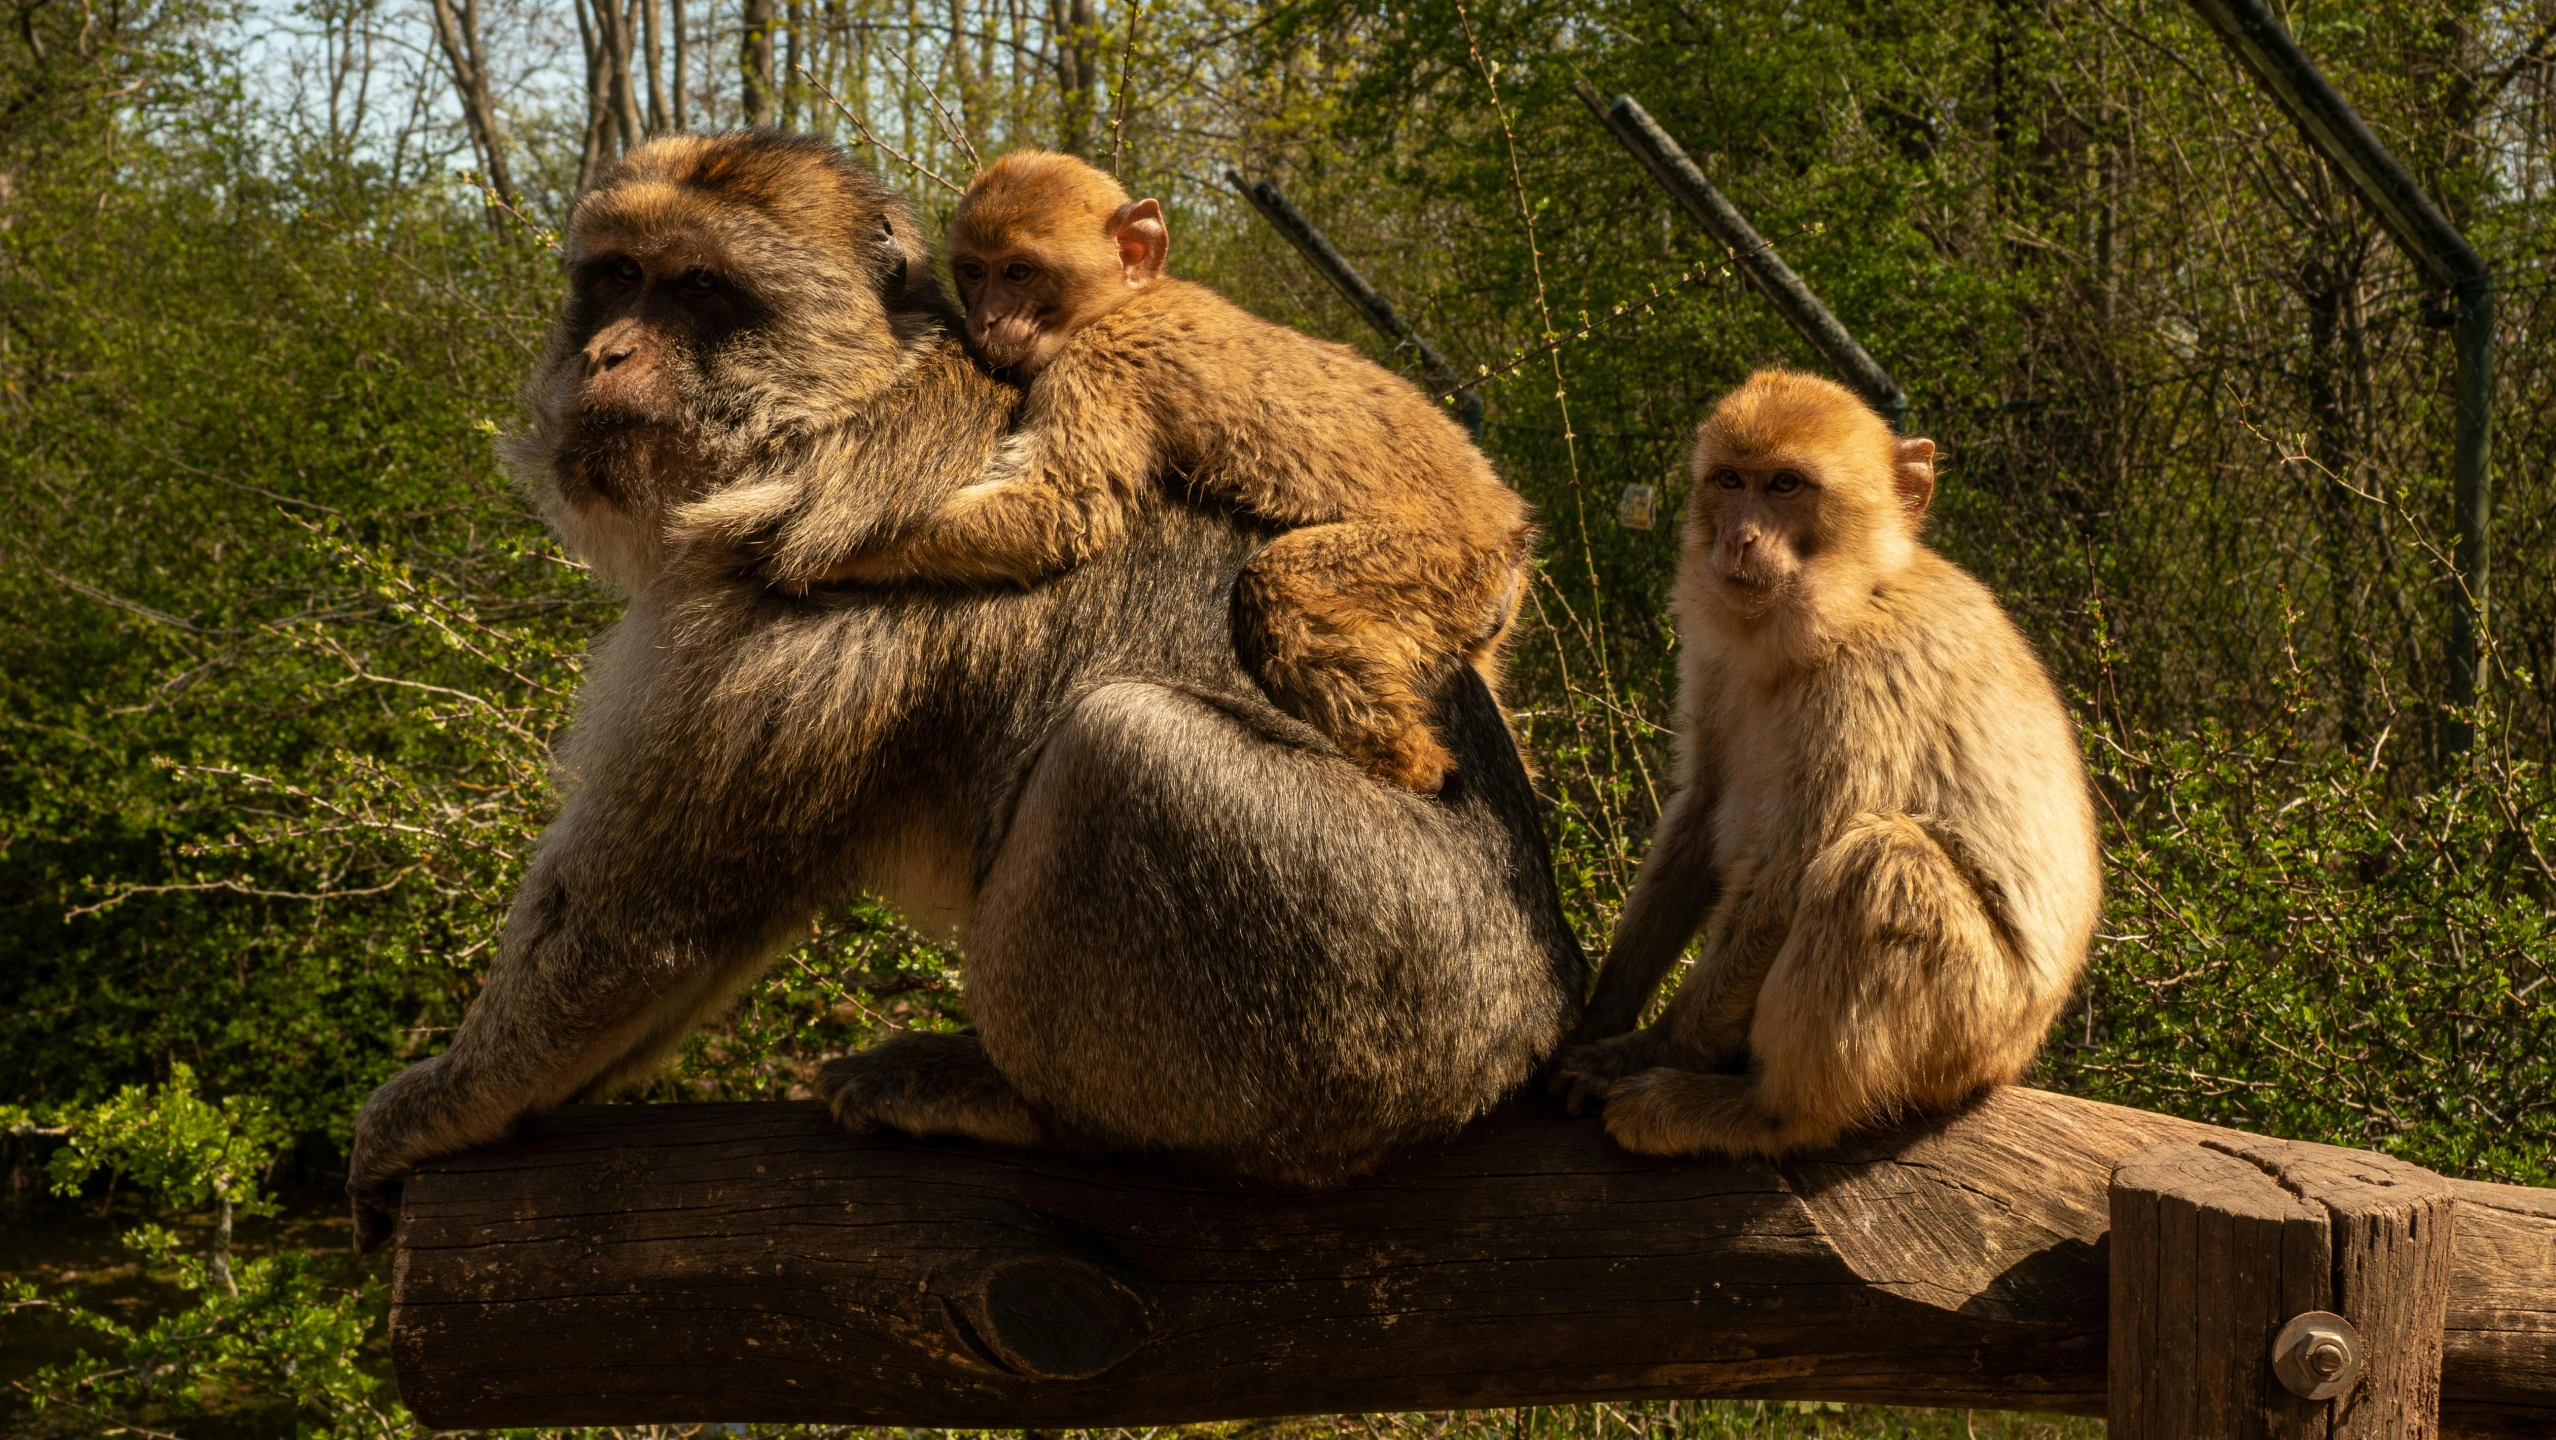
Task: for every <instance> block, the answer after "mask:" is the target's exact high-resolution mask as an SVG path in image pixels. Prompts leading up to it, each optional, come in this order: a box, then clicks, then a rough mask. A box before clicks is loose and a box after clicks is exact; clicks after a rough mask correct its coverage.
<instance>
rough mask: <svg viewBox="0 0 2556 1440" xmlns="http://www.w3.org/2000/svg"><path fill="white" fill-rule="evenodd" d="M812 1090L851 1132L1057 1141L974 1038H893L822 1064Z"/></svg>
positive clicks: (922, 1034) (912, 1033)
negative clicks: (883, 1129) (888, 1131)
mask: <svg viewBox="0 0 2556 1440" xmlns="http://www.w3.org/2000/svg"><path fill="white" fill-rule="evenodd" d="M817 1091H818V1093H819V1094H821V1095H823V1096H824V1097H825V1103H826V1104H827V1105H828V1106H830V1107H831V1108H832V1109H833V1111H834V1118H835V1119H837V1120H839V1121H841V1122H842V1123H843V1128H845V1129H847V1130H849V1131H851V1132H852V1133H853V1134H855V1135H866V1134H868V1133H869V1132H870V1131H872V1130H875V1129H878V1128H879V1127H880V1126H882V1125H884V1126H887V1127H889V1128H891V1129H895V1130H902V1131H904V1132H905V1133H906V1134H908V1135H962V1136H965V1137H967V1138H968V1139H971V1140H984V1141H988V1142H991V1143H993V1144H996V1145H1046V1144H1052V1143H1054V1142H1055V1138H1056V1137H1055V1136H1054V1134H1053V1133H1052V1130H1051V1127H1050V1126H1049V1125H1048V1124H1047V1122H1046V1121H1044V1120H1042V1119H1041V1118H1040V1117H1039V1116H1038V1114H1037V1113H1036V1112H1034V1111H1032V1110H1031V1109H1030V1107H1029V1102H1027V1101H1025V1100H1023V1099H1022V1098H1021V1094H1020V1092H1019V1091H1018V1090H1015V1089H1013V1088H1012V1082H1011V1081H1009V1080H1006V1079H1004V1078H1003V1073H1002V1072H1001V1071H999V1070H997V1069H995V1068H994V1062H993V1060H992V1059H990V1058H988V1057H987V1055H986V1053H985V1043H984V1042H983V1041H981V1040H979V1039H977V1038H976V1037H975V1036H974V1035H964V1034H962V1035H945V1034H938V1033H935V1032H931V1031H924V1030H909V1031H906V1032H905V1033H903V1034H900V1035H892V1036H890V1037H888V1038H887V1039H885V1040H882V1041H880V1042H879V1043H878V1044H876V1045H873V1046H871V1047H870V1048H869V1049H867V1050H863V1051H860V1052H858V1053H856V1054H851V1055H846V1056H843V1057H841V1058H840V1059H835V1060H829V1061H827V1062H826V1065H825V1068H824V1069H823V1070H822V1071H820V1072H819V1073H818V1075H817Z"/></svg>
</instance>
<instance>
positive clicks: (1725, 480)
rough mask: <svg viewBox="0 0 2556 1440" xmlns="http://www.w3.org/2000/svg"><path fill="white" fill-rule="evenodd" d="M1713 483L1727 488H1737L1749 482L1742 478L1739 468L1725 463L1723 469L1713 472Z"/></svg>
mask: <svg viewBox="0 0 2556 1440" xmlns="http://www.w3.org/2000/svg"><path fill="white" fill-rule="evenodd" d="M1713 483H1714V484H1716V485H1719V486H1721V487H1722V488H1723V489H1725V490H1737V489H1739V488H1740V487H1742V486H1744V485H1746V484H1747V483H1748V482H1747V481H1745V480H1742V479H1741V478H1740V473H1739V472H1738V471H1737V470H1734V469H1732V468H1731V467H1729V466H1728V465H1725V466H1723V467H1722V468H1721V469H1719V470H1716V471H1714V472H1713Z"/></svg>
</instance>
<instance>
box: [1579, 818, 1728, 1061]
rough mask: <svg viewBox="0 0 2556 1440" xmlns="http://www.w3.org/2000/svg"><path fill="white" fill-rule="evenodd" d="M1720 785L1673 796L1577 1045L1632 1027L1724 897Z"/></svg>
mask: <svg viewBox="0 0 2556 1440" xmlns="http://www.w3.org/2000/svg"><path fill="white" fill-rule="evenodd" d="M1716 788H1717V787H1714V786H1711V785H1708V784H1704V783H1700V782H1697V783H1690V784H1688V785H1687V787H1686V788H1685V789H1683V790H1680V791H1679V792H1678V793H1677V794H1676V795H1675V796H1673V797H1671V798H1670V800H1669V803H1668V809H1667V810H1666V811H1664V812H1663V813H1662V814H1661V816H1660V825H1659V829H1658V831H1657V832H1656V833H1655V834H1654V835H1653V836H1652V839H1651V850H1650V853H1649V854H1647V855H1645V856H1643V857H1642V870H1641V873H1640V874H1639V875H1636V876H1635V877H1634V879H1633V897H1632V898H1631V899H1630V900H1627V901H1626V902H1625V904H1624V913H1623V915H1622V916H1621V917H1619V918H1618V919H1617V920H1616V922H1615V943H1614V944H1613V945H1612V946H1611V947H1609V949H1608V950H1607V954H1606V964H1605V965H1604V966H1602V967H1600V969H1599V970H1598V979H1597V991H1596V993H1595V994H1593V995H1592V996H1590V998H1589V1008H1588V1012H1587V1014H1586V1015H1585V1016H1584V1017H1583V1018H1582V1020H1581V1021H1580V1028H1579V1032H1578V1033H1577V1034H1575V1035H1573V1036H1572V1037H1571V1039H1572V1043H1573V1044H1575V1045H1586V1044H1589V1043H1591V1042H1593V1041H1597V1040H1604V1039H1606V1038H1607V1037H1609V1036H1612V1035H1620V1034H1622V1033H1624V1032H1625V1031H1627V1030H1630V1029H1632V1028H1633V1022H1634V1021H1636V1020H1638V1019H1640V1018H1641V1016H1642V1007H1643V1006H1644V1005H1646V1004H1648V1003H1650V999H1651V992H1652V991H1654V990H1656V989H1658V988H1659V985H1660V978H1661V977H1662V976H1664V975H1666V974H1668V972H1669V967H1670V966H1672V965H1674V964H1676V963H1677V957H1678V952H1680V951H1682V950H1684V949H1685V948H1686V942H1687V941H1688V940H1691V939H1693V938H1694V936H1695V930H1696V927H1697V926H1699V925H1702V924H1703V923H1704V916H1705V914H1706V912H1708V911H1710V910H1711V909H1712V908H1713V902H1714V901H1715V900H1717V899H1719V898H1721V893H1722V877H1721V874H1720V872H1719V871H1718V870H1716V869H1715V868H1714V865H1713V821H1712V815H1713V802H1714V798H1715V796H1714V792H1715V790H1716Z"/></svg>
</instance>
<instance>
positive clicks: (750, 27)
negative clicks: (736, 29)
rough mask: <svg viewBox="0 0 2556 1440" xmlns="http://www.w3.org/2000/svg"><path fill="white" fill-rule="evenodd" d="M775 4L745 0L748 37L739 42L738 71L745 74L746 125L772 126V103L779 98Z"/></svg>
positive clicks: (759, 0)
mask: <svg viewBox="0 0 2556 1440" xmlns="http://www.w3.org/2000/svg"><path fill="white" fill-rule="evenodd" d="M772 7H773V0H745V35H744V37H743V39H742V40H741V41H740V42H739V53H738V56H737V63H738V68H739V69H741V70H742V71H743V72H744V74H745V122H746V123H747V124H748V125H769V124H771V123H772V109H773V102H774V101H775V100H777V99H778V98H779V96H780V90H779V87H778V86H776V85H775V84H774V83H773V75H772V20H773V9H772Z"/></svg>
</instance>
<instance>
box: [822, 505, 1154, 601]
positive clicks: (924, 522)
mask: <svg viewBox="0 0 2556 1440" xmlns="http://www.w3.org/2000/svg"><path fill="white" fill-rule="evenodd" d="M1125 526H1126V519H1125V515H1124V513H1123V510H1122V508H1121V507H1120V506H1119V504H1118V503H1117V501H1116V499H1115V498H1114V497H1112V496H1111V495H1109V494H1108V493H1106V492H1095V493H1090V494H1081V495H1078V494H1073V493H1067V492H1061V491H1059V490H1057V489H1055V488H1054V487H1051V486H1043V485H1040V484H1038V483H1036V482H1034V481H1026V480H1009V479H1005V480H984V481H979V482H977V483H976V484H973V485H969V486H967V487H965V488H963V489H961V490H959V491H957V492H956V493H955V494H953V495H951V496H950V497H949V499H947V500H945V501H943V502H942V503H941V505H940V506H939V508H937V509H935V510H933V511H932V512H931V513H930V514H928V515H925V516H924V517H923V518H922V519H920V520H918V521H916V522H915V523H914V524H913V525H911V526H910V527H908V528H906V529H905V530H904V531H903V532H902V533H899V534H897V535H895V536H893V537H891V538H888V539H886V540H884V541H877V540H874V541H872V542H871V543H868V544H865V545H862V546H860V547H858V548H855V549H853V550H851V551H850V552H849V553H847V554H845V555H843V556H842V557H841V558H840V559H838V560H835V561H834V562H832V563H831V564H828V565H826V566H824V567H823V568H821V569H819V570H817V571H815V572H814V573H812V574H810V575H809V576H808V577H807V579H808V583H810V584H812V585H823V584H844V583H850V584H857V585H896V584H903V583H907V582H927V583H928V582H932V581H939V582H941V583H944V584H962V585H1022V586H1027V585H1033V584H1036V583H1037V582H1038V581H1040V580H1044V579H1046V578H1047V577H1048V576H1051V575H1056V574H1060V573H1062V572H1064V571H1067V570H1070V569H1072V568H1074V567H1075V566H1076V565H1079V564H1081V563H1082V562H1083V561H1084V560H1085V559H1086V558H1088V557H1089V556H1090V555H1091V554H1092V553H1093V552H1094V551H1096V550H1098V549H1100V548H1103V547H1105V546H1107V545H1110V544H1113V543H1115V542H1116V540H1117V538H1118V536H1119V534H1120V533H1121V532H1122V531H1123V530H1124V528H1125Z"/></svg>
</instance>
